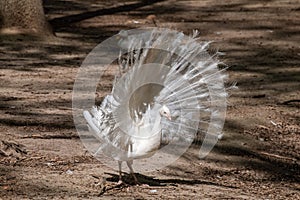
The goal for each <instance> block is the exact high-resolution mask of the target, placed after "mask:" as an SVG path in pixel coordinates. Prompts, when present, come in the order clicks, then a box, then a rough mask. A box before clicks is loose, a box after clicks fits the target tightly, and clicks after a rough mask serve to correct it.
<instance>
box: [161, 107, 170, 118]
mask: <svg viewBox="0 0 300 200" xmlns="http://www.w3.org/2000/svg"><path fill="white" fill-rule="evenodd" d="M159 114H160V116H162V117H166V118H167V119H168V120H172V117H171V112H170V109H169V108H168V107H167V106H165V105H163V106H162V107H161V109H159Z"/></svg>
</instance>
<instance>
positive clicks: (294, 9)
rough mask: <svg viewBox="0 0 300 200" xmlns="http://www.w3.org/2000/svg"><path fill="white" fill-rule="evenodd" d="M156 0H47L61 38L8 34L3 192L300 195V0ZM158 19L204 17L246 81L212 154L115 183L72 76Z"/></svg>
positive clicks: (179, 25)
mask: <svg viewBox="0 0 300 200" xmlns="http://www.w3.org/2000/svg"><path fill="white" fill-rule="evenodd" d="M151 2H152V3H149V2H147V1H144V2H142V3H141V2H140V1H116V0H110V1H103V0H101V1H100V0H98V1H91V0H88V1H86V0H85V1H84V0H68V1H60V0H51V1H50V0H47V1H45V11H46V13H47V18H48V19H49V20H50V22H51V23H52V25H53V27H54V30H55V34H56V37H55V38H49V39H47V40H46V41H45V40H38V39H37V38H34V37H33V38H31V37H29V36H26V35H21V36H20V35H2V36H1V37H0V38H1V42H0V44H1V45H0V69H1V70H0V85H1V87H0V91H1V93H0V107H1V110H0V140H2V141H4V142H2V143H1V144H0V150H1V151H0V162H1V163H0V199H119V198H123V199H300V184H299V183H300V113H299V107H300V104H299V102H300V59H299V57H300V48H299V47H300V45H299V44H300V43H299V41H300V34H299V33H300V12H299V11H300V1H299V0H272V1H270V0H260V1H257V0H253V1H247V0H230V1H229V0H228V1H218V0H206V1H204V0H202V1H197V0H189V1H183V0H178V1H175V0H165V1H151ZM129 4H130V6H127V5H129ZM152 26H158V27H167V28H173V29H177V30H180V31H183V32H184V33H187V34H189V33H191V32H192V30H193V29H198V30H199V31H200V36H201V39H202V40H205V41H206V40H213V41H214V43H213V44H212V48H213V49H218V50H219V51H221V52H224V53H225V55H224V56H222V57H221V58H220V59H221V60H222V61H223V62H225V63H226V64H227V65H228V66H230V68H229V69H228V73H229V75H230V80H229V82H235V81H236V82H237V86H238V87H239V89H238V90H235V91H232V93H231V96H230V98H229V106H228V113H227V118H226V124H225V129H224V138H223V139H222V140H221V141H220V142H219V143H218V145H217V146H216V147H215V148H214V150H213V151H212V152H211V153H210V154H209V156H208V157H206V158H205V159H203V160H199V159H197V158H196V157H195V156H194V155H195V154H194V152H195V151H196V147H193V148H191V149H190V151H189V152H188V153H186V154H185V155H184V156H182V157H181V158H180V159H179V160H178V161H177V162H176V163H174V164H173V165H172V166H169V167H167V168H165V169H163V170H159V171H156V172H152V173H146V174H137V176H138V178H139V180H140V181H141V182H142V183H144V184H148V185H149V187H146V186H130V185H129V186H126V187H116V183H117V180H118V173H117V171H114V170H112V169H109V168H107V167H106V166H105V165H104V164H102V163H100V162H99V161H97V160H95V159H94V158H93V157H92V156H91V155H90V154H89V153H88V152H87V151H86V150H85V149H84V147H83V145H82V143H81V141H80V139H79V137H78V135H77V133H76V130H75V128H74V124H73V119H72V89H73V83H74V80H75V78H76V73H77V71H78V68H79V67H80V65H81V63H82V61H83V59H84V58H85V56H86V55H87V54H88V53H89V52H90V51H91V50H92V49H93V47H95V46H96V45H97V44H98V43H100V42H101V41H103V40H104V39H106V38H108V37H110V36H112V35H114V34H116V33H117V32H119V31H120V30H122V29H132V28H137V27H152ZM110 83H111V82H108V84H110ZM108 89H109V88H107V87H106V89H103V91H102V92H103V94H104V93H106V92H108ZM116 164H117V163H116ZM126 179H127V181H130V177H129V176H128V175H127V176H126Z"/></svg>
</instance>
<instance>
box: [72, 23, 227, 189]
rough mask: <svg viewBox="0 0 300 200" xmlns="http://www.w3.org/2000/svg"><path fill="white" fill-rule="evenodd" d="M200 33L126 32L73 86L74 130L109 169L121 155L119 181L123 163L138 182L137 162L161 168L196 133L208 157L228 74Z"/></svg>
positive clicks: (101, 49)
mask: <svg viewBox="0 0 300 200" xmlns="http://www.w3.org/2000/svg"><path fill="white" fill-rule="evenodd" d="M196 36H197V32H195V33H194V34H193V36H192V37H188V36H185V35H184V34H183V33H181V32H177V31H172V30H169V29H145V30H130V31H121V32H120V33H119V34H117V35H116V36H113V37H111V38H109V39H108V40H106V41H105V42H103V43H101V44H100V45H98V46H97V47H96V48H95V49H94V50H93V51H92V52H91V53H90V54H89V56H88V57H87V58H86V60H85V61H84V63H83V65H82V67H81V68H80V71H79V73H78V76H77V79H76V82H75V85H74V90H73V108H74V121H75V125H76V128H77V130H78V132H79V134H80V137H81V139H82V141H83V143H84V144H85V147H86V148H87V149H88V150H89V151H90V152H92V154H93V155H94V156H95V157H96V158H98V159H99V160H101V161H102V162H103V163H105V164H107V165H109V166H111V167H114V164H112V162H116V161H118V170H119V182H120V183H121V182H122V162H123V161H125V162H126V163H127V166H128V168H129V170H130V172H131V174H132V175H133V177H134V180H135V181H136V182H138V180H137V178H136V176H135V175H134V171H133V166H132V165H133V160H136V161H135V169H136V168H137V169H138V170H139V171H152V170H157V169H160V168H163V167H165V166H166V165H169V164H171V163H172V162H174V161H175V160H176V159H177V158H178V157H180V156H181V155H182V154H183V153H184V152H185V151H186V150H187V149H188V147H189V146H190V145H191V143H192V142H193V141H194V140H195V139H196V137H197V135H199V133H202V134H204V140H203V142H202V146H201V148H200V154H199V156H200V158H203V157H205V156H206V155H207V154H208V153H209V152H210V150H211V149H212V148H213V146H214V145H215V144H216V143H217V141H218V138H220V135H222V128H223V124H224V119H225V112H226V96H227V93H226V90H225V89H224V81H223V80H224V78H226V75H224V73H223V70H219V69H218V65H219V64H220V62H219V61H218V60H217V58H216V57H217V55H218V53H215V54H214V55H209V54H208V52H207V49H208V45H209V42H199V41H198V38H197V37H196ZM116 59H117V60H118V63H119V64H118V70H117V73H116V75H115V81H114V83H113V88H112V91H111V93H110V94H108V95H107V96H106V97H105V98H104V100H103V101H102V103H101V105H100V106H95V105H94V104H95V91H96V85H97V83H98V82H99V77H101V75H102V73H103V72H104V71H105V70H106V69H107V68H109V67H110V65H111V63H113V61H114V60H116ZM82 113H83V115H82ZM82 116H84V118H83V117H82ZM84 119H85V120H86V121H85V120H84ZM86 124H88V127H89V131H87V130H86V129H85V127H86Z"/></svg>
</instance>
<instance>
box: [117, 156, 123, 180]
mask: <svg viewBox="0 0 300 200" xmlns="http://www.w3.org/2000/svg"><path fill="white" fill-rule="evenodd" d="M118 165H119V181H118V185H121V184H123V181H122V161H118Z"/></svg>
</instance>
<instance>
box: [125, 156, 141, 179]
mask: <svg viewBox="0 0 300 200" xmlns="http://www.w3.org/2000/svg"><path fill="white" fill-rule="evenodd" d="M126 163H127V166H128V168H129V170H130V174H131V175H132V177H133V179H134V182H135V184H139V181H138V179H137V178H136V176H135V174H134V171H133V168H132V163H133V161H132V160H130V161H127V162H126Z"/></svg>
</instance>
